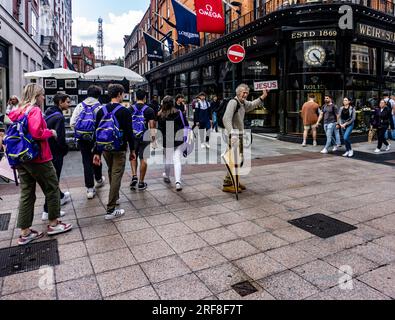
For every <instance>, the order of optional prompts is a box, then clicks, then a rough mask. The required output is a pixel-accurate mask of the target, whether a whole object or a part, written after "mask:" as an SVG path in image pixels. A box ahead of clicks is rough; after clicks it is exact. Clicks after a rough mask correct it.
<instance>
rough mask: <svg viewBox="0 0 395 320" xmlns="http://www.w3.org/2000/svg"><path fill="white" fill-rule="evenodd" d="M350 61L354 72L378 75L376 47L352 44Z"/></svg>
mask: <svg viewBox="0 0 395 320" xmlns="http://www.w3.org/2000/svg"><path fill="white" fill-rule="evenodd" d="M350 63H351V65H350V67H351V72H352V73H359V74H369V75H376V73H377V72H376V63H377V50H376V48H370V47H368V46H362V45H359V44H352V45H351V60H350Z"/></svg>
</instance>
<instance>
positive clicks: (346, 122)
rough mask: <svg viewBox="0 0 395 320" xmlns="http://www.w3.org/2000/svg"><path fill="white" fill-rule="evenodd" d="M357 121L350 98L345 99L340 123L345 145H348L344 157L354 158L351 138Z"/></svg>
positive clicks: (340, 112) (340, 113) (341, 109)
mask: <svg viewBox="0 0 395 320" xmlns="http://www.w3.org/2000/svg"><path fill="white" fill-rule="evenodd" d="M355 119H356V112H355V108H354V107H353V106H352V105H351V100H350V99H349V98H344V99H343V106H342V107H341V108H340V111H339V119H338V123H339V126H340V128H341V130H342V133H343V138H344V143H345V145H346V153H345V154H343V157H349V158H352V157H353V156H354V150H353V149H352V147H351V141H350V136H351V133H352V131H353V129H354V123H355Z"/></svg>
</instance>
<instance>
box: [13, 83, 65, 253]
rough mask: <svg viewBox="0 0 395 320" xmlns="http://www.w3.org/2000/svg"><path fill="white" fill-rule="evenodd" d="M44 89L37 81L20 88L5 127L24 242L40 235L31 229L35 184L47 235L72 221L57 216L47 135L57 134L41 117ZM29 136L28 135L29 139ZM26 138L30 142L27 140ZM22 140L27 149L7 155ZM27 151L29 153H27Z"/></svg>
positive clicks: (56, 189)
mask: <svg viewBox="0 0 395 320" xmlns="http://www.w3.org/2000/svg"><path fill="white" fill-rule="evenodd" d="M44 94H45V92H44V89H43V87H41V86H40V85H38V84H35V83H31V84H28V85H27V86H26V87H25V88H24V91H23V94H22V100H21V103H20V106H19V108H18V109H17V110H15V111H13V112H11V113H10V115H9V117H10V119H11V121H13V122H14V124H13V125H11V127H10V128H9V129H8V131H7V136H8V137H7V138H6V141H5V144H6V148H7V156H8V157H9V162H10V165H12V166H13V167H15V168H16V170H17V171H18V174H19V179H20V201H19V213H18V222H17V227H18V228H19V229H21V235H20V237H19V239H18V244H19V245H21V246H23V245H27V244H28V243H30V242H32V241H35V240H37V239H40V238H42V237H43V235H44V234H43V233H42V232H39V231H35V230H33V229H31V227H32V224H33V219H34V204H35V202H36V184H39V186H40V187H41V189H42V191H43V193H44V195H45V199H46V201H47V203H48V220H49V224H48V227H47V234H48V235H49V236H53V235H58V234H61V233H65V232H68V231H70V230H71V229H72V227H73V226H72V225H71V224H66V223H62V222H61V221H60V220H59V217H60V192H59V180H58V177H57V176H56V171H55V168H54V166H53V164H52V154H51V149H50V146H49V143H48V139H50V138H53V137H54V138H56V131H55V130H49V129H48V128H47V125H46V123H45V121H44V117H43V114H42V112H41V108H42V106H43V104H44V99H45V97H44ZM20 130H23V138H22V139H19V140H18V139H16V140H15V137H17V133H18V131H19V132H20ZM30 138H31V139H30ZM27 140H29V141H30V143H28V144H26V143H27ZM21 144H24V146H25V147H27V149H26V150H25V151H24V152H23V154H21V155H20V157H17V158H15V157H13V156H10V155H11V154H12V155H15V154H16V153H17V151H16V150H18V149H19V150H20V147H21ZM26 154H27V155H29V156H28V157H26Z"/></svg>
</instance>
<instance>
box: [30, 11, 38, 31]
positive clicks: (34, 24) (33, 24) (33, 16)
mask: <svg viewBox="0 0 395 320" xmlns="http://www.w3.org/2000/svg"><path fill="white" fill-rule="evenodd" d="M37 19H38V17H37V16H36V13H35V12H34V11H33V10H32V23H31V35H32V36H33V37H36V36H37V35H38V30H37Z"/></svg>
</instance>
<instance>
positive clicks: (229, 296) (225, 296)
mask: <svg viewBox="0 0 395 320" xmlns="http://www.w3.org/2000/svg"><path fill="white" fill-rule="evenodd" d="M218 299H219V300H233V301H238V300H239V301H242V300H245V301H251V300H262V301H270V300H275V298H274V297H273V296H272V295H270V294H269V293H268V292H267V291H265V290H262V289H261V290H259V291H258V292H255V293H253V294H250V295H248V296H246V297H241V296H240V295H239V294H238V293H237V292H236V291H234V290H228V291H226V292H223V293H220V294H219V295H218Z"/></svg>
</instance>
